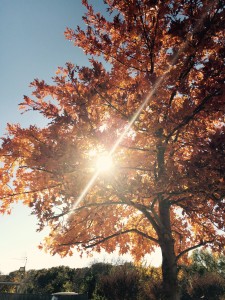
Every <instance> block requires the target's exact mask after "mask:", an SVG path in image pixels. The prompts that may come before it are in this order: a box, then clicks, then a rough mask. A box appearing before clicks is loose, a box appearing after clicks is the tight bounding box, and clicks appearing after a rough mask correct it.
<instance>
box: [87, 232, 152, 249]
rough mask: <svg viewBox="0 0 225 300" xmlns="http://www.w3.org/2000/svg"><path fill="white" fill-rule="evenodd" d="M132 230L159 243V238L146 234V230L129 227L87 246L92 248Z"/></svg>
mask: <svg viewBox="0 0 225 300" xmlns="http://www.w3.org/2000/svg"><path fill="white" fill-rule="evenodd" d="M132 232H134V233H137V234H139V235H141V236H143V237H144V238H146V239H148V240H151V241H153V242H155V243H157V244H158V240H157V239H155V238H153V237H152V236H149V235H148V234H146V233H144V232H142V231H140V230H138V229H136V228H134V229H127V230H124V231H122V230H121V231H118V232H116V233H114V234H112V235H109V236H107V237H104V238H101V239H100V240H99V241H97V242H95V243H92V244H90V245H88V246H86V247H85V248H92V247H94V246H97V245H99V244H102V243H104V242H106V241H108V240H110V239H112V238H115V237H117V236H120V235H123V234H127V233H132Z"/></svg>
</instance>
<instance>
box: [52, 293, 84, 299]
mask: <svg viewBox="0 0 225 300" xmlns="http://www.w3.org/2000/svg"><path fill="white" fill-rule="evenodd" d="M73 299H74V300H75V299H76V300H87V299H88V297H87V295H86V294H78V293H75V292H58V293H53V294H52V298H51V300H73Z"/></svg>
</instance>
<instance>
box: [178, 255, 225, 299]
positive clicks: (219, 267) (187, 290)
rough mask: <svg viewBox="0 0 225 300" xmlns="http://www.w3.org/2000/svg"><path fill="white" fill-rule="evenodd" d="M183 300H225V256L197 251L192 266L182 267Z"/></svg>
mask: <svg viewBox="0 0 225 300" xmlns="http://www.w3.org/2000/svg"><path fill="white" fill-rule="evenodd" d="M181 285H182V290H183V291H182V300H189V299H190V300H191V299H201V298H205V299H224V296H225V288H224V287H225V256H224V255H213V254H212V253H210V252H209V251H203V250H197V251H194V252H193V253H192V255H191V264H190V265H189V266H183V267H181Z"/></svg>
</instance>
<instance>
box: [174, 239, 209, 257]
mask: <svg viewBox="0 0 225 300" xmlns="http://www.w3.org/2000/svg"><path fill="white" fill-rule="evenodd" d="M212 242H214V240H211V241H201V242H200V243H199V244H197V245H194V246H192V247H189V248H187V249H185V250H183V251H181V252H180V253H179V254H178V255H177V257H176V261H178V260H179V259H180V258H181V256H182V255H184V254H186V253H187V252H189V251H191V250H194V249H197V248H199V247H201V246H204V245H207V244H210V243H212Z"/></svg>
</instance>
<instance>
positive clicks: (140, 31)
mask: <svg viewBox="0 0 225 300" xmlns="http://www.w3.org/2000/svg"><path fill="white" fill-rule="evenodd" d="M104 2H105V3H106V4H107V7H108V12H109V13H110V14H109V17H107V16H103V15H101V14H100V13H96V12H95V11H94V9H93V7H92V6H91V5H89V4H88V2H87V1H86V0H83V3H84V5H85V6H86V8H87V13H86V15H85V16H84V21H85V22H86V25H87V27H86V29H85V30H82V28H80V27H78V28H77V29H76V31H73V30H72V29H67V30H66V32H65V35H66V38H67V39H69V40H71V41H72V42H73V43H74V44H75V46H78V47H81V48H83V50H84V52H85V53H86V54H87V55H88V56H89V57H90V66H89V67H80V66H74V65H73V64H71V63H67V65H66V66H65V67H64V68H59V69H58V71H57V74H56V76H55V77H54V83H53V84H47V83H46V82H45V81H43V80H38V79H35V80H34V81H33V83H32V87H33V89H34V90H33V97H32V99H31V98H30V97H27V96H25V97H24V101H23V103H22V104H21V108H22V109H24V110H35V111H39V112H40V113H41V114H42V115H43V116H44V117H45V118H47V119H48V120H49V124H48V126H46V127H45V128H42V129H41V128H37V127H36V126H30V127H29V128H21V126H20V125H19V124H16V125H8V136H7V137H4V138H3V143H2V148H1V167H2V168H1V178H2V182H1V188H0V190H1V212H6V211H8V210H10V204H11V203H12V202H13V201H21V200H22V201H23V202H24V203H25V204H27V205H29V206H30V207H31V208H32V211H33V213H34V214H36V215H37V217H38V218H39V225H40V229H42V228H43V227H44V226H46V225H48V226H49V227H50V228H51V233H50V235H49V237H47V238H46V240H45V247H46V249H47V250H49V251H50V252H51V253H52V254H55V253H59V254H61V255H62V256H64V255H67V254H69V255H71V254H72V251H73V248H76V250H77V251H80V252H81V254H82V252H83V251H87V253H90V251H92V250H95V251H101V249H105V250H106V251H107V252H112V251H114V250H115V249H116V248H119V249H120V253H121V254H122V253H126V252H129V253H131V255H133V257H134V258H135V259H136V260H140V259H141V258H142V257H143V256H144V255H145V254H147V253H151V252H152V251H154V249H155V247H160V249H161V251H162V274H163V289H164V297H165V299H167V300H169V299H173V300H175V299H179V288H178V280H177V273H178V264H179V263H180V262H181V261H182V259H183V260H185V258H186V256H187V254H188V251H189V250H192V249H195V248H198V247H200V246H209V247H211V249H212V250H213V251H224V248H223V245H224V219H225V210H224V195H225V184H224V182H225V178H224V174H225V160H224V154H225V138H224V136H225V123H224V113H225V105H224V104H225V97H224V80H225V68H224V64H225V48H224V44H225V37H224V33H225V32H224V25H223V24H224V21H225V20H224V18H225V15H224V14H225V1H223V0H217V1H207V0H204V1H201V0H181V1H175V0H170V1H169V0H166V1H158V0H142V1H140V0H127V1H118V0H105V1H104ZM104 62H106V63H105V64H104ZM104 153H108V156H109V157H110V158H111V159H112V160H113V162H114V169H113V171H112V172H109V171H108V172H106V171H105V172H103V171H101V170H100V169H97V170H96V168H95V160H96V159H97V156H98V155H99V154H104ZM105 166H107V164H106V163H105Z"/></svg>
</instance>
